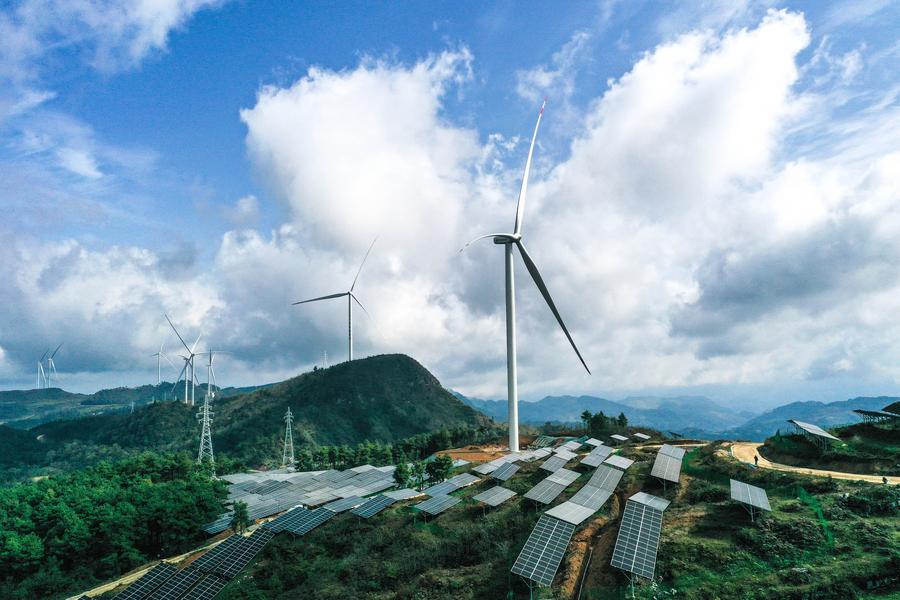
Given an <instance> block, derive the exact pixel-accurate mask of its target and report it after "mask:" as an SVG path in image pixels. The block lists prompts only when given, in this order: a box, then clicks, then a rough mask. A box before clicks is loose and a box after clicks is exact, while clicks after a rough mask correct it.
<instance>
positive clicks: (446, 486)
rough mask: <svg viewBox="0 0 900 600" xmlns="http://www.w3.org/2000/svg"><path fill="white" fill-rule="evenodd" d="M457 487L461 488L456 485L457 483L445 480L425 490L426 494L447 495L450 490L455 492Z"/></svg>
mask: <svg viewBox="0 0 900 600" xmlns="http://www.w3.org/2000/svg"><path fill="white" fill-rule="evenodd" d="M457 489H459V488H457V487H456V484H454V483H452V482H450V481H444V482H441V483H438V484H437V485H433V486H431V487H427V488H425V490H424V492H425V495H426V496H432V497H434V496H446V495H447V494H449V493H450V492H455V491H456V490H457Z"/></svg>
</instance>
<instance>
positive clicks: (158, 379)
mask: <svg viewBox="0 0 900 600" xmlns="http://www.w3.org/2000/svg"><path fill="white" fill-rule="evenodd" d="M165 345H166V343H165V342H163V343H162V344H160V345H159V352H156V353H155V354H151V355H150V356H155V357H156V389H157V390H159V386H160V384H161V383H162V359H163V358H164V359H166V362H168V363H169V364H170V365H172V366H173V367H174V366H175V363H173V362H172V360H171V359H170V358H169V357H168V356H166V355H165V354H164V353H163V346H165ZM175 383H178V380H177V379H176V380H175ZM163 396H165V394H163ZM154 398H156V396H155V395H154ZM163 400H165V398H163Z"/></svg>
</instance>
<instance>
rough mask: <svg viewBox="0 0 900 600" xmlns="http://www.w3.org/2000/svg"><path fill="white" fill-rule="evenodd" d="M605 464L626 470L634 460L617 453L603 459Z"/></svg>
mask: <svg viewBox="0 0 900 600" xmlns="http://www.w3.org/2000/svg"><path fill="white" fill-rule="evenodd" d="M603 464H605V465H611V466H613V467H616V468H619V469H622V470H623V471H624V470H626V469H627V468H628V467H630V466H631V465H633V464H634V461H633V460H631V459H630V458H625V457H624V456H619V455H618V454H613V455H612V456H610V457H608V458H607V459H606V460H604V461H603Z"/></svg>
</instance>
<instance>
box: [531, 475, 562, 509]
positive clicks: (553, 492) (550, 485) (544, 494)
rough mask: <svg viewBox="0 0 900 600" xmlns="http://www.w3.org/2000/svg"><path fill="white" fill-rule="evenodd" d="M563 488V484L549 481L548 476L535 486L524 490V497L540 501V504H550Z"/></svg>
mask: <svg viewBox="0 0 900 600" xmlns="http://www.w3.org/2000/svg"><path fill="white" fill-rule="evenodd" d="M565 489H566V486H565V485H563V484H561V483H557V482H555V481H550V478H547V479H544V480H543V481H540V482H538V484H537V485H536V486H534V487H533V488H531V489H530V490H528V491H527V492H525V497H526V498H528V499H529V500H534V501H535V502H540V503H541V504H550V503H551V502H553V501H554V500H555V499H556V497H557V496H559V495H560V494H561V493H562V492H563V490H565Z"/></svg>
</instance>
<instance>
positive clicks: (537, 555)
mask: <svg viewBox="0 0 900 600" xmlns="http://www.w3.org/2000/svg"><path fill="white" fill-rule="evenodd" d="M574 532H575V526H574V525H572V524H571V523H566V522H565V521H562V520H560V519H556V518H554V517H550V516H548V515H541V518H540V519H539V520H538V522H537V525H535V526H534V529H533V530H532V532H531V535H529V536H528V540H527V541H526V542H525V547H524V548H522V551H521V552H520V553H519V556H518V558H516V562H515V563H514V564H513V566H512V569H510V571H512V572H513V573H515V574H516V575H520V576H522V577H524V578H526V579H530V580H531V581H535V582H537V583H539V584H542V585H550V584H552V583H553V578H554V577H555V576H556V571H557V569H559V563H561V562H562V559H563V556H564V555H565V554H566V548H567V547H568V545H569V540H571V539H572V534H573V533H574Z"/></svg>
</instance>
